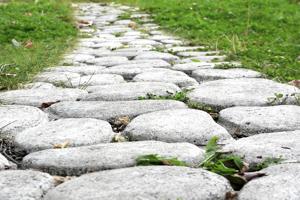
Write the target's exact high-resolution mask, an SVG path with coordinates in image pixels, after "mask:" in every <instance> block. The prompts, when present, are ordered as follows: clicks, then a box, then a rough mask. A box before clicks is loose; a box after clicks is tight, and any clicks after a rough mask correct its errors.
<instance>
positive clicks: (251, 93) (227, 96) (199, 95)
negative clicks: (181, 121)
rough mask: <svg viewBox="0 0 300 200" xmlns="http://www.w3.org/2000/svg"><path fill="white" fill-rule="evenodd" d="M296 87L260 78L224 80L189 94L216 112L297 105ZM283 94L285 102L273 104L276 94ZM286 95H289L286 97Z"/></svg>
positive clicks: (198, 88)
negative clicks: (246, 107) (233, 108)
mask: <svg viewBox="0 0 300 200" xmlns="http://www.w3.org/2000/svg"><path fill="white" fill-rule="evenodd" d="M299 92H300V90H299V89H297V88H296V87H293V86H290V85H285V84H281V83H277V82H275V81H272V80H267V79H260V78H239V79H222V80H216V81H209V82H206V83H203V84H201V85H199V86H198V87H197V88H196V89H195V90H193V91H192V92H191V93H189V94H188V97H189V98H190V99H191V100H192V101H195V102H198V103H202V104H206V105H209V106H211V107H213V108H214V109H216V110H221V109H224V108H228V107H232V106H266V105H270V104H296V102H297V100H296V98H295V97H294V96H291V95H292V94H295V93H299ZM276 93H279V94H283V95H284V98H283V99H285V100H284V101H282V100H280V101H278V102H277V101H275V102H271V101H270V98H274V97H275V94H276ZM285 95H289V96H288V97H285Z"/></svg>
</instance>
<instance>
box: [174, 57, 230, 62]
mask: <svg viewBox="0 0 300 200" xmlns="http://www.w3.org/2000/svg"><path fill="white" fill-rule="evenodd" d="M225 58H226V56H197V57H191V58H186V59H182V60H180V61H179V62H180V63H189V62H195V61H197V62H217V61H218V62H220V61H224V60H225Z"/></svg>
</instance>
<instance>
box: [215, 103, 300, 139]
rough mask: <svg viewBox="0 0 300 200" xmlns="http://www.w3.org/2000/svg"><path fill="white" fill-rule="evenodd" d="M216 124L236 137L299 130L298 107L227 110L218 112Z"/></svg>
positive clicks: (299, 116)
mask: <svg viewBox="0 0 300 200" xmlns="http://www.w3.org/2000/svg"><path fill="white" fill-rule="evenodd" d="M218 123H219V124H221V125H222V126H223V127H225V128H226V129H227V130H228V131H229V132H230V133H231V134H232V135H234V136H238V137H239V136H250V135H254V134H259V133H270V132H279V131H293V130H300V106H293V105H280V106H270V107H232V108H227V109H225V110H222V111H221V112H220V116H219V120H218Z"/></svg>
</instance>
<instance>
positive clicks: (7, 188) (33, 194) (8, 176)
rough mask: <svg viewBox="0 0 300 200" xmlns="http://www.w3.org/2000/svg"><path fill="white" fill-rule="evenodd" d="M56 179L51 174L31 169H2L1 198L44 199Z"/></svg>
mask: <svg viewBox="0 0 300 200" xmlns="http://www.w3.org/2000/svg"><path fill="white" fill-rule="evenodd" d="M54 186H55V181H54V178H52V177H51V176H50V175H49V174H46V173H42V172H37V171H31V170H5V171H0V199H1V200H42V198H43V196H44V195H45V194H46V193H47V191H48V190H50V189H52V188H54Z"/></svg>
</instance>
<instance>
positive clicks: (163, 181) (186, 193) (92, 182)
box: [45, 166, 232, 200]
mask: <svg viewBox="0 0 300 200" xmlns="http://www.w3.org/2000/svg"><path fill="white" fill-rule="evenodd" d="M231 190H232V189H231V187H230V184H229V183H228V181H227V180H226V179H225V178H224V177H222V176H219V175H217V174H214V173H211V172H208V171H206V170H203V169H194V168H189V167H177V166H147V167H131V168H125V169H115V170H109V171H103V172H96V173H93V174H87V175H83V176H81V177H80V178H77V179H74V180H71V181H68V182H66V183H64V184H62V185H59V186H58V187H56V188H55V189H53V190H52V191H50V192H49V193H47V195H46V196H45V200H57V199H60V200H81V199H111V200H121V199H122V200H138V199H149V200H155V199H174V200H175V199H184V200H194V199H201V200H209V199H214V200H221V199H225V195H226V193H227V192H228V191H231Z"/></svg>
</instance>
